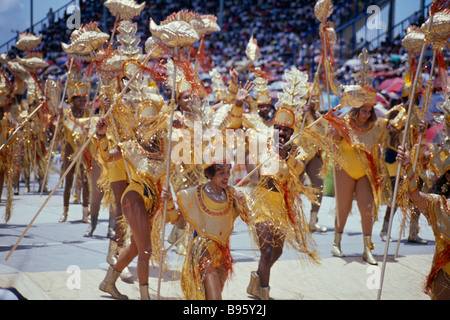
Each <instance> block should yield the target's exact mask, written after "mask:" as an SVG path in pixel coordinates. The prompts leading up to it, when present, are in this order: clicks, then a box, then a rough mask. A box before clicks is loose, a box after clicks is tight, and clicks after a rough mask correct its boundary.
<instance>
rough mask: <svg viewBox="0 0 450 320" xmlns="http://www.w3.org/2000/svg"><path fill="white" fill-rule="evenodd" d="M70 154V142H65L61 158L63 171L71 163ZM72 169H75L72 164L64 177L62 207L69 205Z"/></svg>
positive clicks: (71, 150)
mask: <svg viewBox="0 0 450 320" xmlns="http://www.w3.org/2000/svg"><path fill="white" fill-rule="evenodd" d="M72 154H73V149H72V147H71V146H70V144H69V143H67V144H66V148H65V151H64V160H63V167H64V172H65V171H66V170H67V168H68V167H69V165H70V163H71V161H70V160H69V157H70V156H71V155H72ZM74 171H75V166H73V167H72V169H71V170H70V171H69V172H68V173H67V175H66V179H65V183H64V195H63V203H64V207H68V206H69V201H70V191H71V189H72V184H73V175H74Z"/></svg>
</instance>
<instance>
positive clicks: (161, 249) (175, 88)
mask: <svg viewBox="0 0 450 320" xmlns="http://www.w3.org/2000/svg"><path fill="white" fill-rule="evenodd" d="M177 55H178V48H177V47H175V48H174V59H173V60H174V61H173V80H172V81H173V82H172V99H171V101H170V106H171V108H170V109H171V110H170V125H169V144H168V148H167V163H166V166H167V167H166V189H168V188H169V179H170V161H171V160H170V159H171V153H172V129H173V128H172V127H173V115H174V112H175V91H176V90H177V84H176V75H177V71H176V70H177V66H176V63H175V59H177ZM166 216H167V200H164V211H163V216H162V220H161V248H160V254H159V274H158V290H157V295H156V296H157V299H158V300H160V298H161V297H160V294H161V280H162V272H163V267H162V265H163V258H164V252H165V251H164V250H163V248H164V238H165V234H166V228H165V225H166Z"/></svg>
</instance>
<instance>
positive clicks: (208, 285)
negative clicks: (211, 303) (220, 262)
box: [203, 270, 222, 300]
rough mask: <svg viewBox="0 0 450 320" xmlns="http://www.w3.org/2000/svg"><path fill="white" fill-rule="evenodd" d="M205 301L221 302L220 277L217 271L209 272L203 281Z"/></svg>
mask: <svg viewBox="0 0 450 320" xmlns="http://www.w3.org/2000/svg"><path fill="white" fill-rule="evenodd" d="M203 285H204V286H205V297H206V300H222V290H221V285H220V277H219V274H218V272H217V270H214V271H211V272H209V273H208V274H207V275H206V276H205V279H204V280H203Z"/></svg>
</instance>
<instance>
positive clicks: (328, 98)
mask: <svg viewBox="0 0 450 320" xmlns="http://www.w3.org/2000/svg"><path fill="white" fill-rule="evenodd" d="M323 30H324V28H323V27H322V25H321V26H320V34H321V35H322V40H323V51H324V57H323V64H324V71H325V84H326V86H327V100H328V110H331V101H330V100H331V99H330V83H329V80H328V76H329V75H328V68H327V64H326V60H327V59H328V53H327V51H328V50H327V42H326V35H325V33H324V32H323ZM330 139H331V140H332V138H331V137H330ZM332 142H333V141H332ZM333 154H334V144H331V157H333ZM336 184H337V183H336V166H335V165H334V166H333V185H334V199H335V202H336V226H337V227H339V228H340V226H341V223H340V215H339V200H338V196H337V192H336Z"/></svg>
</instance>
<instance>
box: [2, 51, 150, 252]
mask: <svg viewBox="0 0 450 320" xmlns="http://www.w3.org/2000/svg"><path fill="white" fill-rule="evenodd" d="M153 50H154V49H153ZM153 50H152V51H150V52H149V53H147V56H146V57H145V59H144V62H143V64H144V65H146V64H147V62H148V60H150V57H151V55H152V53H153ZM139 72H140V70H137V71H136V72H135V73H134V75H133V77H132V78H131V79H130V81H129V82H128V83H127V85H126V86H125V87H124V88H123V90H122V92H121V93H120V94H119V97H118V98H117V100H116V101H115V102H114V104H113V105H112V106H111V108H109V110H108V111H107V112H106V113H105V115H104V117H105V118H107V117H108V116H109V115H110V113H111V111H112V110H113V108H114V107H115V105H116V104H117V101H118V100H119V99H121V97H122V96H123V94H124V93H125V92H127V90H128V87H129V86H130V84H131V83H132V82H133V81H134V80H135V79H136V76H137V75H138V73H139ZM97 130H98V129H96V130H95V131H94V132H93V133H92V134H91V135H90V136H89V138H88V139H87V140H86V142H85V143H84V145H83V146H81V148H80V149H79V150H78V153H77V154H76V156H75V158H74V159H73V160H72V162H71V163H70V165H69V167H68V168H67V169H66V171H65V172H64V174H63V175H62V176H61V178H60V179H59V181H58V183H57V184H56V186H55V188H54V189H53V190H52V192H51V193H50V194H49V195H48V197H47V199H45V201H44V203H43V204H42V206H41V207H40V208H39V210H38V212H37V213H36V214H35V216H34V217H33V219H31V221H30V223H29V224H28V226H27V227H26V229H25V231H24V232H23V233H22V235H21V236H20V238H19V240H17V243H16V244H15V245H14V247H13V248H12V249H11V251H10V252H9V254H8V256H7V257H6V259H5V260H8V259H9V257H11V255H12V254H13V252H14V251H15V250H16V249H17V247H18V246H19V243H20V242H21V241H22V239H23V238H24V237H25V234H26V233H27V232H28V230H29V229H30V228H31V226H32V224H33V223H34V221H35V220H36V219H37V217H38V216H39V214H40V213H41V212H42V210H43V209H44V207H45V206H46V205H47V203H48V201H49V200H50V198H51V197H52V196H53V195H54V194H55V192H56V190H57V189H58V187H59V186H60V185H61V183H62V182H63V181H64V179H65V177H66V176H67V174H68V173H69V172H70V170H72V168H73V166H74V165H75V164H76V162H77V161H78V159H79V158H80V157H81V155H82V154H83V151H84V149H86V147H87V146H88V145H89V143H90V142H91V140H92V138H93V137H94V136H95V134H96V133H97Z"/></svg>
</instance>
